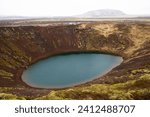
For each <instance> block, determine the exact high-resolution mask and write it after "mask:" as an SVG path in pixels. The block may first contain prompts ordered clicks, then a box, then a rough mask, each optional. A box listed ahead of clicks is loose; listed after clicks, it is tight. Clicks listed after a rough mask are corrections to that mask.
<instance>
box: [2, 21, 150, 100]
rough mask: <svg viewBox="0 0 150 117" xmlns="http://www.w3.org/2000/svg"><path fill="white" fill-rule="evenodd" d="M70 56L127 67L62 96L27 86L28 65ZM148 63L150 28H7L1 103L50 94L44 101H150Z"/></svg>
mask: <svg viewBox="0 0 150 117" xmlns="http://www.w3.org/2000/svg"><path fill="white" fill-rule="evenodd" d="M70 51H98V52H104V53H111V54H115V55H120V56H122V57H123V58H124V61H123V63H122V64H121V65H119V66H118V67H116V68H114V69H113V70H112V71H111V72H109V73H108V74H106V75H105V76H103V77H101V78H98V79H96V80H93V81H91V82H88V83H86V84H82V85H80V86H77V87H74V88H69V89H65V90H63V91H62V90H60V91H52V92H51V90H48V89H35V88H31V87H29V86H27V85H26V84H25V83H23V82H22V80H21V74H22V72H23V70H24V69H26V68H27V67H28V66H29V65H31V64H33V63H35V62H36V61H39V60H40V59H43V58H45V57H48V56H52V55H55V54H59V53H63V52H70ZM149 60H150V23H145V22H143V23H142V22H117V21H116V22H95V23H94V22H91V23H90V22H87V23H86V22H83V23H81V24H77V25H66V24H65V25H63V24H61V23H60V24H59V25H54V26H53V25H52V24H50V25H49V26H48V25H47V26H46V25H45V26H7V27H5V26H3V27H0V98H2V99H5V98H6V99H9V98H15V99H16V98H18V99H25V98H26V99H33V98H36V97H40V96H44V95H47V94H48V93H49V95H47V96H44V97H41V98H39V99H150V86H149V84H150V61H149ZM121 83H122V84H121ZM104 90H105V92H104ZM135 92H138V93H135ZM125 94H128V95H125ZM137 96H138V97H137Z"/></svg>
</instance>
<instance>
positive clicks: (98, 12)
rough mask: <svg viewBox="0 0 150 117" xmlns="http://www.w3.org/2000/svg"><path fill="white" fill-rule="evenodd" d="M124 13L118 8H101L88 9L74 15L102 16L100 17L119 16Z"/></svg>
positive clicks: (86, 16)
mask: <svg viewBox="0 0 150 117" xmlns="http://www.w3.org/2000/svg"><path fill="white" fill-rule="evenodd" d="M125 15H126V14H125V13H123V12H122V11H119V10H112V9H101V10H94V11H88V12H86V13H84V14H81V15H77V16H76V17H83V18H102V17H120V16H125Z"/></svg>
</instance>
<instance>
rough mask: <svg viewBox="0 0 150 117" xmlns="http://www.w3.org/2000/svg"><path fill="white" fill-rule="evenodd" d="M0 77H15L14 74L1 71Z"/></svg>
mask: <svg viewBox="0 0 150 117" xmlns="http://www.w3.org/2000/svg"><path fill="white" fill-rule="evenodd" d="M0 76H4V77H6V78H10V77H13V74H12V73H10V72H6V71H4V70H0Z"/></svg>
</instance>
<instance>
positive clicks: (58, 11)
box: [0, 0, 150, 16]
mask: <svg viewBox="0 0 150 117" xmlns="http://www.w3.org/2000/svg"><path fill="white" fill-rule="evenodd" d="M98 9H117V10H121V11H123V12H125V13H126V14H135V15H136V14H140V15H147V14H150V0H0V15H6V16H7V15H11V16H12V15H14V16H16V15H19V16H71V15H77V14H82V13H84V12H87V11H90V10H98Z"/></svg>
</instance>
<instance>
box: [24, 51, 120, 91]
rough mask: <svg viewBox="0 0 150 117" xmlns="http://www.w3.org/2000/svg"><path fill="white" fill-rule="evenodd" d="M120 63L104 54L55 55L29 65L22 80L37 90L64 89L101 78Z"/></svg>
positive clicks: (116, 57)
mask: <svg viewBox="0 0 150 117" xmlns="http://www.w3.org/2000/svg"><path fill="white" fill-rule="evenodd" d="M121 62H122V58H121V57H118V56H112V55H106V54H96V53H80V54H68V55H57V56H54V57H50V58H47V59H45V60H41V61H39V62H37V63H35V64H33V65H31V66H30V67H29V68H28V69H27V70H25V71H24V72H23V75H22V80H23V81H24V82H25V83H26V84H28V85H29V86H32V87H37V88H64V87H69V86H73V85H77V84H80V83H84V82H87V81H90V80H92V79H95V78H97V77H99V76H102V75H104V74H105V73H107V72H108V71H110V70H111V69H112V68H114V67H116V66H117V65H119V64H120V63H121Z"/></svg>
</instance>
